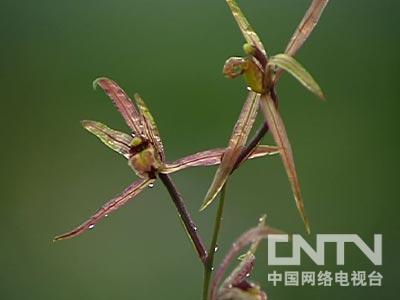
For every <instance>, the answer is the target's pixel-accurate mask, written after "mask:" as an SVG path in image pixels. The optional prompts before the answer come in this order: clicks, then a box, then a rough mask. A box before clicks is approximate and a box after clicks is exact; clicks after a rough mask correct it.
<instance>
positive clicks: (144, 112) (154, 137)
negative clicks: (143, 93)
mask: <svg viewBox="0 0 400 300" xmlns="http://www.w3.org/2000/svg"><path fill="white" fill-rule="evenodd" d="M134 97H135V101H136V104H137V106H138V108H139V112H140V115H141V117H142V120H143V121H142V124H143V127H144V128H143V130H144V134H145V136H146V137H147V138H148V139H149V140H150V141H151V142H152V144H153V145H154V147H155V148H156V150H157V152H158V154H159V155H160V158H161V160H164V159H165V154H164V146H163V144H162V141H161V137H160V133H159V131H158V128H157V124H156V122H155V121H154V118H153V116H152V115H151V113H150V110H149V109H148V108H147V106H146V104H145V103H144V101H143V99H142V98H141V97H140V95H139V94H135V95H134Z"/></svg>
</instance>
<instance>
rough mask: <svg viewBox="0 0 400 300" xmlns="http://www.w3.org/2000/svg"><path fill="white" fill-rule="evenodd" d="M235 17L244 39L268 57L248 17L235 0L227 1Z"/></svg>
mask: <svg viewBox="0 0 400 300" xmlns="http://www.w3.org/2000/svg"><path fill="white" fill-rule="evenodd" d="M226 3H227V4H228V6H229V8H230V10H231V12H232V15H233V17H234V18H235V20H236V23H237V24H238V25H239V28H240V31H241V32H242V34H243V37H244V39H245V40H246V42H247V43H249V44H250V45H252V46H255V47H256V48H257V49H258V50H260V51H261V52H262V54H263V55H264V56H266V55H267V54H266V51H265V48H264V45H263V44H262V42H261V40H260V38H259V37H258V35H257V33H256V32H255V31H254V30H253V28H252V27H251V25H250V23H249V21H247V19H246V17H245V16H244V14H243V12H242V10H241V9H240V7H239V5H238V4H237V3H236V1H235V0H226Z"/></svg>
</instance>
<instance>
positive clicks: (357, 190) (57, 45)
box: [0, 0, 400, 300]
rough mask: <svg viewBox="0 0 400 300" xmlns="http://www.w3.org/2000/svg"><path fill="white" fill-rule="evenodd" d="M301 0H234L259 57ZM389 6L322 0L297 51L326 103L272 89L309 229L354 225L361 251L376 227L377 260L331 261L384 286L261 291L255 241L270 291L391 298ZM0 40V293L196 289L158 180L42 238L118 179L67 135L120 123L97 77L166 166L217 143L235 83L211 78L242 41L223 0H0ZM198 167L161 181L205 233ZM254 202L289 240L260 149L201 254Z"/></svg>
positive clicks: (114, 187)
mask: <svg viewBox="0 0 400 300" xmlns="http://www.w3.org/2000/svg"><path fill="white" fill-rule="evenodd" d="M309 2H310V1H306V0H301V1H300V0H297V1H293V0H251V1H250V0H249V1H239V4H240V5H241V7H242V8H243V9H244V11H245V13H246V14H247V16H248V18H249V19H250V21H251V22H252V24H253V25H254V27H255V28H256V30H257V31H258V33H259V35H260V37H261V39H262V40H263V41H264V44H265V46H266V47H267V49H268V50H269V52H270V53H278V52H281V51H283V49H284V48H285V46H286V43H287V41H288V39H289V37H290V35H291V34H292V32H293V31H294V29H295V27H296V26H297V23H298V22H299V20H300V19H301V17H302V15H303V13H304V12H305V10H306V8H307V7H308V4H309ZM399 9H400V4H399V3H398V2H396V1H390V0H381V1H370V0H366V1H344V0H342V1H334V0H333V1H331V3H330V4H329V5H328V7H327V9H326V11H325V13H324V15H323V17H322V19H321V22H320V24H319V26H318V28H317V29H316V30H315V32H314V33H313V34H312V36H311V38H310V39H309V40H308V42H307V43H306V45H305V46H304V47H303V49H302V50H301V51H300V52H299V54H298V55H297V58H298V60H299V61H301V62H302V63H303V64H304V65H305V66H306V67H307V69H308V70H309V71H310V72H311V73H312V74H313V75H314V77H315V78H316V79H317V80H318V81H319V83H320V84H321V86H322V87H323V89H324V91H325V93H326V95H327V98H328V101H327V102H325V103H321V102H319V101H318V100H316V99H315V97H314V96H312V95H311V94H310V93H308V92H307V91H306V90H304V89H303V88H302V87H301V86H300V85H299V84H298V83H297V82H295V80H294V79H292V78H290V77H289V76H287V75H285V76H284V77H283V78H282V81H281V83H280V85H279V94H280V98H281V112H282V116H283V118H284V119H285V121H286V126H287V130H288V133H289V136H290V138H291V141H292V145H293V148H294V152H295V158H296V163H297V168H298V173H299V176H300V180H301V183H302V188H303V193H304V198H305V204H306V209H307V211H308V214H309V215H310V218H311V222H312V230H313V232H314V233H357V234H359V235H360V236H361V237H362V238H363V239H365V240H366V241H367V242H369V244H370V245H371V242H372V237H373V234H374V233H382V234H383V240H384V244H383V250H384V251H383V262H384V265H383V266H382V267H374V266H373V265H372V264H371V263H370V262H369V261H368V260H367V259H366V258H365V257H364V256H363V255H361V254H360V252H359V251H358V250H356V249H354V247H349V252H347V254H348V255H349V256H348V257H347V260H346V265H345V266H343V267H342V268H341V269H343V270H346V271H351V270H366V271H371V270H377V271H380V272H381V273H382V274H383V276H384V286H383V287H381V288H344V287H342V288H317V287H314V288H292V287H286V288H285V287H276V288H274V287H271V286H270V284H268V283H267V279H266V278H267V272H269V271H272V270H273V268H272V267H268V266H267V262H266V256H267V255H266V253H267V252H266V247H265V245H264V246H263V247H262V248H261V249H260V252H259V254H258V264H257V269H256V272H255V274H254V275H255V276H254V278H255V280H256V281H258V282H259V283H260V284H261V285H262V287H263V288H264V289H266V290H267V291H268V294H269V297H270V299H294V298H296V299H338V298H341V297H346V298H347V299H376V298H379V299H383V298H384V299H389V298H393V297H395V293H397V288H396V287H395V281H396V280H397V277H398V276H397V269H396V267H397V266H398V265H399V263H398V262H399V260H398V256H397V255H398V253H399V234H398V229H399V228H400V227H399V224H398V219H399V218H398V208H399V204H398V200H399V196H398V194H399V193H398V192H397V187H398V185H399V180H398V178H399V177H398V167H399V159H398V157H397V155H398V146H399V142H398V136H399V134H398V129H399V127H398V122H397V120H396V118H397V117H398V111H399V103H398V94H399V92H400V90H399V84H398V82H397V80H398V79H399V75H400V74H399V70H400V68H399V66H400V59H399V56H398V54H399V51H400V43H399V33H400V27H399V24H398V22H399V21H398V20H399V15H398V11H399ZM0 34H1V48H0V54H1V55H0V62H1V65H0V76H1V81H0V85H1V89H2V96H1V97H2V100H1V104H2V105H1V112H2V114H1V116H2V117H1V121H0V122H1V137H2V147H1V150H0V151H1V157H2V167H1V175H0V176H1V186H2V188H1V190H2V192H1V194H2V197H1V205H2V209H1V213H0V214H1V215H0V225H1V226H0V234H1V242H0V245H1V246H0V298H1V299H7V300H13V299H18V300H19V299H41V300H44V299H85V300H90V299H97V300H101V299H199V298H200V291H201V285H202V268H201V264H200V262H199V261H198V259H197V258H196V256H195V254H194V251H193V249H192V247H191V245H190V243H189V242H188V240H187V237H186V235H185V233H184V231H183V229H182V227H181V225H180V223H179V220H178V218H177V215H176V212H175V208H174V206H173V205H172V202H171V200H170V198H169V196H168V194H167V192H166V190H165V188H164V187H163V186H162V185H161V183H160V182H158V183H157V184H156V186H155V187H154V188H153V189H152V190H148V191H146V192H145V193H143V194H142V195H140V196H139V197H138V198H137V199H135V201H133V202H132V203H130V204H129V205H127V206H125V207H124V208H123V209H121V210H119V211H118V212H116V213H115V214H113V215H112V216H110V217H109V218H108V219H107V220H105V221H103V222H101V223H100V224H99V225H98V226H96V229H95V230H92V231H91V232H89V233H87V234H85V235H83V236H81V237H79V238H76V239H73V240H69V241H65V242H59V243H52V242H51V239H52V237H53V236H54V235H55V234H57V233H61V232H64V231H66V230H68V229H71V228H72V227H73V226H74V225H76V224H78V223H79V222H81V221H83V220H85V218H87V217H89V216H90V214H91V213H92V212H93V211H95V210H96V209H97V208H98V207H100V206H101V205H102V204H103V203H104V202H106V201H107V200H108V199H109V198H111V197H113V196H114V195H116V194H118V193H119V192H120V191H122V189H123V188H124V187H126V186H127V185H128V184H129V183H130V182H132V181H133V180H134V179H135V175H134V173H133V172H132V171H131V170H130V169H129V167H127V165H126V161H125V160H124V159H122V158H121V157H120V156H118V155H117V154H115V153H114V152H112V151H111V150H109V149H107V148H106V147H105V146H103V145H102V144H100V143H99V142H98V140H97V139H96V138H95V137H93V136H91V135H90V134H88V133H87V132H85V131H84V130H82V129H81V127H80V123H79V121H80V120H82V119H94V120H99V121H104V122H105V123H106V124H108V125H110V126H111V127H113V128H118V129H121V130H127V128H126V126H125V124H124V123H123V121H122V120H121V118H120V116H119V114H118V113H117V111H116V110H115V109H114V108H113V106H112V105H111V103H110V101H108V99H107V98H106V96H105V95H104V94H103V93H102V92H101V91H96V92H94V91H93V90H92V87H91V83H92V81H93V80H94V79H95V78H97V77H98V76H108V77H110V78H113V79H114V80H116V81H117V82H119V83H120V85H121V86H122V87H124V88H125V89H126V91H127V92H128V93H129V94H133V93H134V92H136V91H137V92H140V93H141V95H142V96H143V97H144V99H145V100H146V101H147V103H148V105H149V106H150V109H151V110H152V112H153V114H154V116H155V118H156V120H157V123H158V125H159V127H160V131H161V134H162V137H163V139H164V144H165V148H166V151H167V156H168V158H169V159H171V160H173V159H177V158H179V157H181V156H183V155H187V154H190V153H193V152H196V151H199V150H204V149H207V148H211V147H217V146H218V147H219V146H224V145H226V144H227V141H228V137H229V134H230V132H231V130H232V127H233V124H234V122H235V120H236V118H237V116H238V113H239V111H240V109H241V106H242V103H243V101H244V98H245V95H246V91H245V84H244V82H243V81H242V80H240V79H238V80H227V79H225V78H224V77H223V76H222V74H221V69H222V66H223V63H224V61H225V59H226V58H228V57H229V56H232V55H242V52H241V45H242V43H243V40H242V38H241V35H240V32H239V30H238V28H237V26H236V24H235V23H234V21H233V18H232V16H231V14H230V12H229V10H228V8H227V6H226V4H225V1H223V0H219V1H216V0H206V1H177V0H170V1H158V0H147V1H134V0H130V1H99V0H98V1H11V0H2V1H1V3H0ZM265 141H266V142H271V139H270V137H268V138H266V139H265ZM214 172H215V168H207V169H205V168H203V169H191V170H187V171H185V172H182V173H178V174H174V175H173V178H174V179H175V180H176V182H177V184H178V186H179V187H180V189H181V191H182V193H183V195H184V197H185V198H186V201H187V204H188V206H189V208H190V210H191V211H192V212H193V217H194V218H195V220H196V221H197V222H198V225H199V228H200V231H201V233H202V234H203V236H204V238H205V239H206V241H208V240H209V239H210V233H211V229H212V224H213V215H214V212H215V205H213V206H212V207H211V208H210V209H208V210H206V211H205V212H203V213H198V208H199V206H200V204H201V201H202V199H203V197H204V195H205V192H206V190H207V188H208V186H209V184H210V182H211V179H212V176H213V173H214ZM265 212H266V213H268V216H269V223H270V224H271V225H273V226H275V227H278V228H281V229H283V230H285V231H287V232H293V233H301V234H304V229H303V225H302V223H301V220H300V217H299V216H298V213H297V211H296V209H295V205H294V202H293V200H292V195H291V192H290V188H289V185H288V182H287V179H286V175H285V173H284V169H283V167H282V164H281V162H280V160H279V159H278V158H277V157H274V158H269V159H261V160H257V161H251V162H248V163H246V164H245V165H244V166H243V167H242V168H241V170H240V172H237V173H235V174H234V176H233V177H232V179H231V180H230V185H229V191H228V198H227V206H226V215H225V218H224V223H223V228H222V239H221V243H220V247H219V249H220V250H219V251H218V253H217V254H218V255H217V261H220V259H221V257H222V255H223V253H224V252H225V251H226V250H227V248H228V246H229V245H230V244H231V243H232V241H233V240H234V239H235V238H236V237H237V236H238V235H239V234H240V233H242V232H243V231H245V230H247V229H248V228H250V227H252V226H254V225H255V223H256V221H257V219H258V217H259V216H260V215H261V214H262V213H265ZM311 240H313V239H312V238H311ZM331 250H332V251H331ZM331 250H329V251H328V254H329V258H328V264H327V266H325V268H321V267H315V266H313V265H312V263H310V261H309V260H308V259H306V258H305V259H304V263H305V265H304V266H302V267H301V268H290V267H288V268H286V269H287V270H293V269H294V270H296V269H297V270H313V269H314V270H317V271H318V270H321V269H322V270H324V269H327V270H330V271H335V270H338V269H340V267H336V266H335V263H334V257H335V256H334V255H335V252H334V251H333V249H331ZM286 269H285V270H286ZM277 270H279V269H277ZM281 270H284V269H283V268H281Z"/></svg>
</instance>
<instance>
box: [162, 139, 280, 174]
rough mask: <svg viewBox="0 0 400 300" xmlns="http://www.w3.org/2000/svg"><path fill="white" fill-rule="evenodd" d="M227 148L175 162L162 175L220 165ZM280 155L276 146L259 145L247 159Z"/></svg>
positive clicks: (193, 155)
mask: <svg viewBox="0 0 400 300" xmlns="http://www.w3.org/2000/svg"><path fill="white" fill-rule="evenodd" d="M226 150H227V149H226V148H217V149H211V150H207V151H202V152H198V153H195V154H192V155H189V156H186V157H184V158H181V159H178V160H176V161H174V162H171V163H167V164H165V166H164V168H163V169H162V170H161V171H160V172H161V173H173V172H177V171H180V170H184V169H186V168H190V167H207V166H214V165H219V164H220V163H221V160H222V156H223V154H224V152H225V151H226ZM277 153H279V148H278V147H276V146H268V145H259V146H257V147H256V148H254V150H253V151H252V152H251V153H250V154H249V155H248V157H247V159H253V158H258V157H263V156H266V155H273V154H277Z"/></svg>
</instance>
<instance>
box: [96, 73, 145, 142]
mask: <svg viewBox="0 0 400 300" xmlns="http://www.w3.org/2000/svg"><path fill="white" fill-rule="evenodd" d="M96 85H99V86H100V87H101V88H102V89H103V90H104V92H105V93H106V94H107V95H108V97H110V99H111V100H112V102H113V103H114V105H115V106H116V107H117V109H118V111H119V112H120V113H121V115H122V117H123V118H124V120H125V122H126V124H127V125H128V126H129V128H131V129H132V131H133V132H134V133H135V134H137V135H139V134H142V127H141V117H140V115H139V113H138V111H137V109H136V107H135V105H134V104H133V102H132V101H131V99H130V98H129V96H128V95H127V94H126V93H125V92H124V90H123V89H122V88H120V86H119V85H118V84H117V83H116V82H114V81H112V80H111V79H108V78H105V77H100V78H98V79H96V80H95V81H94V82H93V87H96Z"/></svg>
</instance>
